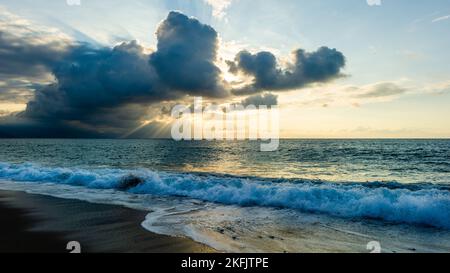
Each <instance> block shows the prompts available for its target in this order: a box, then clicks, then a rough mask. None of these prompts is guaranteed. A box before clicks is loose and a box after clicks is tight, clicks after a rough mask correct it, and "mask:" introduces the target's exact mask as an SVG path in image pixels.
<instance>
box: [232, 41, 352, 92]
mask: <svg viewBox="0 0 450 273" xmlns="http://www.w3.org/2000/svg"><path fill="white" fill-rule="evenodd" d="M345 63H346V61H345V56H344V55H343V54H342V53H341V52H339V51H337V50H336V49H330V48H328V47H321V48H319V49H318V50H317V51H315V52H310V53H309V52H306V51H304V50H302V49H298V50H296V51H295V52H294V61H293V63H291V64H289V65H288V66H287V67H286V68H281V67H280V65H279V64H278V62H277V59H276V57H275V55H273V54H272V53H271V52H268V51H263V52H259V53H256V54H252V53H250V52H248V51H241V52H240V53H239V54H238V55H237V56H236V58H235V60H234V62H231V61H230V62H228V65H229V66H230V72H232V73H234V74H237V73H239V72H242V73H244V74H245V75H248V76H252V77H253V78H254V80H253V83H251V84H250V85H246V86H244V87H242V88H239V89H235V90H234V91H233V92H234V93H235V94H239V95H241V94H254V93H259V92H262V91H283V90H292V89H296V88H302V87H305V86H306V85H308V84H312V83H324V82H328V81H330V80H332V79H335V78H338V77H341V76H342V74H341V69H342V68H343V67H344V66H345Z"/></svg>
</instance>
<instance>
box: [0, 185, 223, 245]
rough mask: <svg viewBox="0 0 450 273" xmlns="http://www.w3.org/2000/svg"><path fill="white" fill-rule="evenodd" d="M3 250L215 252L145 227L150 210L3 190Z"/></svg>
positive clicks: (0, 211) (0, 195) (0, 199)
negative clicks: (74, 245) (72, 246)
mask: <svg viewBox="0 0 450 273" xmlns="http://www.w3.org/2000/svg"><path fill="white" fill-rule="evenodd" d="M0 214H1V215H2V222H3V223H2V225H0V253H69V252H70V251H69V250H66V246H67V243H68V242H70V241H77V242H79V243H80V244H81V252H82V253H110V252H112V253H211V252H216V250H214V249H212V248H211V247H208V246H205V245H202V244H200V243H197V242H195V241H193V240H190V239H187V238H176V237H170V236H164V235H159V234H155V233H152V232H149V231H147V230H145V229H144V228H143V227H141V223H142V221H144V219H145V216H146V215H147V214H148V212H146V211H138V210H133V209H128V208H125V207H120V206H115V205H103V204H93V203H88V202H84V201H78V200H72V199H61V198H56V197H49V196H44V195H35V194H29V193H25V192H15V191H5V190H0Z"/></svg>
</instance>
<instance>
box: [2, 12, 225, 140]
mask: <svg viewBox="0 0 450 273" xmlns="http://www.w3.org/2000/svg"><path fill="white" fill-rule="evenodd" d="M22 38H24V41H26V37H22ZM157 38H158V49H157V51H155V52H153V53H151V54H147V53H145V52H146V50H145V49H144V48H143V47H142V46H141V45H140V44H139V43H138V42H136V41H131V42H124V43H122V44H120V45H117V46H115V47H113V48H107V47H103V48H97V47H94V46H91V45H89V44H79V43H78V44H77V43H74V44H71V45H70V46H68V47H64V50H63V51H61V54H59V53H60V51H56V52H55V50H51V48H48V49H47V50H48V54H47V53H46V55H48V56H58V58H51V59H50V60H47V58H44V59H42V58H41V59H39V58H37V59H36V61H33V62H34V63H36V65H37V66H39V67H40V69H42V71H45V72H48V73H51V74H52V75H53V76H54V77H55V82H54V83H52V84H49V85H46V86H43V87H41V88H38V89H36V91H35V92H34V98H33V99H32V100H30V101H29V102H28V104H27V108H26V110H25V111H24V112H23V113H21V114H20V117H21V118H24V119H29V120H36V121H40V122H48V123H54V124H64V126H69V125H71V126H74V127H78V128H85V129H89V130H94V131H98V132H109V133H111V134H112V135H114V136H116V134H119V135H120V134H121V133H123V132H121V131H127V130H130V129H132V128H134V127H136V126H139V125H140V122H141V119H142V116H144V115H145V114H146V112H147V111H148V108H149V106H148V105H151V104H155V103H157V102H161V101H165V100H176V99H182V98H183V97H185V96H186V95H201V96H205V97H224V96H227V95H228V94H227V92H226V91H225V89H224V88H223V87H222V86H221V82H220V70H219V69H218V68H217V67H216V66H215V65H214V61H215V59H216V52H217V44H218V41H217V33H216V32H215V30H214V29H212V28H211V27H209V26H207V25H203V24H201V23H200V22H199V21H197V20H196V19H193V18H188V17H187V16H185V15H183V14H181V13H177V12H171V13H170V14H169V15H168V17H167V19H166V20H164V21H163V22H162V23H161V25H160V26H159V28H158V31H157ZM21 44H23V43H21ZM0 47H2V48H4V47H5V45H4V44H3V43H2V44H1V45H0ZM20 52H21V50H19V49H15V50H12V51H11V53H9V54H6V55H8V58H9V59H11V60H16V58H18V59H23V62H21V63H19V64H17V71H18V72H19V71H20V70H22V67H26V66H27V60H29V59H30V58H29V56H20ZM27 52H28V51H27ZM41 53H42V52H41V51H40V50H37V51H36V52H35V51H33V50H30V53H29V55H30V56H31V55H34V54H37V55H39V54H41ZM55 53H58V54H55ZM17 55H19V56H17ZM15 67H16V63H13V62H9V63H7V64H6V67H5V70H9V69H11V68H13V69H15ZM27 75H28V73H27ZM8 90H9V91H8V92H7V93H6V92H2V96H3V97H6V96H8V97H9V99H10V100H11V99H12V97H11V96H13V95H14V92H12V91H11V90H13V89H12V86H11V85H9V86H8ZM130 105H132V106H133V107H130ZM143 105H147V106H143ZM10 128H11V127H10ZM51 131H55V130H51ZM63 131H68V130H65V128H64V130H63ZM24 132H25V131H24ZM68 132H71V131H68Z"/></svg>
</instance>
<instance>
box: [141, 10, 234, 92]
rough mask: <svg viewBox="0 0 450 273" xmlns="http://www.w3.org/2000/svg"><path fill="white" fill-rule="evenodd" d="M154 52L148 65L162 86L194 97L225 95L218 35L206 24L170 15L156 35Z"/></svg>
mask: <svg viewBox="0 0 450 273" xmlns="http://www.w3.org/2000/svg"><path fill="white" fill-rule="evenodd" d="M156 35H157V38H158V50H157V51H156V52H155V53H154V54H152V55H151V57H150V64H151V65H152V66H153V67H154V68H155V70H156V71H157V73H158V75H159V77H160V78H161V80H162V81H164V83H165V84H167V85H168V86H169V87H171V88H173V89H175V90H181V91H185V92H189V93H191V94H194V95H203V96H210V97H211V96H212V97H223V96H226V95H227V93H226V92H225V90H224V88H223V86H222V84H221V78H220V75H221V71H220V69H219V68H218V67H217V66H216V65H215V64H214V62H215V61H216V59H217V49H218V35H217V32H216V31H215V30H214V29H213V28H212V27H210V26H208V25H203V24H201V23H200V22H199V21H198V20H196V19H193V18H188V17H187V16H185V15H183V14H181V13H178V12H170V13H169V16H168V17H167V19H166V20H165V21H164V22H163V23H162V24H161V25H160V26H159V28H158V31H157V33H156Z"/></svg>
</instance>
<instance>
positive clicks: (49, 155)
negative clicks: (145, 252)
mask: <svg viewBox="0 0 450 273" xmlns="http://www.w3.org/2000/svg"><path fill="white" fill-rule="evenodd" d="M259 144H260V143H258V142H248V141H235V142H228V141H223V142H207V141H198V142H194V141H192V142H175V141H172V140H82V139H2V140H0V189H4V190H17V191H26V192H29V193H37V194H44V195H50V196H55V197H61V198H70V199H79V200H85V201H89V202H93V203H105V204H115V205H121V206H126V207H130V208H133V209H139V210H145V211H148V212H149V213H148V216H147V218H146V219H145V221H143V223H142V226H143V227H144V228H146V229H147V230H149V231H152V232H156V233H159V234H166V235H171V236H183V237H189V238H191V239H193V240H196V241H198V242H201V243H204V244H207V245H210V246H212V247H214V248H216V249H218V250H220V251H232V252H333V251H340V252H341V251H343V252H364V251H366V246H367V243H369V242H370V241H374V240H375V241H379V242H381V245H382V247H383V249H384V250H385V251H392V252H396V251H399V252H401V251H407V250H408V249H417V250H421V251H450V140H281V142H280V148H279V150H278V151H276V152H260V149H259V148H260V146H259Z"/></svg>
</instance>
